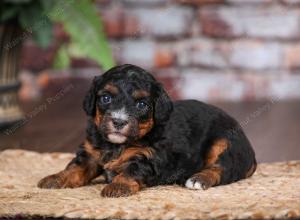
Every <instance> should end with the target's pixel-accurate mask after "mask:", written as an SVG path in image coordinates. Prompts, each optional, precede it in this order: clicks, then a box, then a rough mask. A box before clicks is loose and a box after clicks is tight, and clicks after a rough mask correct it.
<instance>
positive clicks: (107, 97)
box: [100, 94, 112, 104]
mask: <svg viewBox="0 0 300 220" xmlns="http://www.w3.org/2000/svg"><path fill="white" fill-rule="evenodd" d="M111 99H112V98H111V95H108V94H106V95H102V96H101V97H100V101H101V103H102V104H109V103H111Z"/></svg>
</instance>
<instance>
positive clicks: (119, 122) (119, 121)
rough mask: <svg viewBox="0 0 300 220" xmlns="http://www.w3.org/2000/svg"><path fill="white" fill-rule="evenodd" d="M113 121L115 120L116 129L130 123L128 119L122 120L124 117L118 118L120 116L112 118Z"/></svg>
mask: <svg viewBox="0 0 300 220" xmlns="http://www.w3.org/2000/svg"><path fill="white" fill-rule="evenodd" d="M112 122H113V124H114V127H115V128H116V129H121V128H123V127H124V126H125V125H127V124H128V121H126V120H122V119H118V118H113V119H112Z"/></svg>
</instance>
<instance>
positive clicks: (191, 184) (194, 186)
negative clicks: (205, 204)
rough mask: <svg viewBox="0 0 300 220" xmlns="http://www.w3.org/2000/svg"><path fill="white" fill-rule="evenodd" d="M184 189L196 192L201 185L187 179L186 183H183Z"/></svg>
mask: <svg viewBox="0 0 300 220" xmlns="http://www.w3.org/2000/svg"><path fill="white" fill-rule="evenodd" d="M185 187H186V188H189V189H195V190H198V189H201V188H202V187H201V183H200V182H197V181H196V182H194V181H192V180H191V179H188V180H187V181H186V182H185Z"/></svg>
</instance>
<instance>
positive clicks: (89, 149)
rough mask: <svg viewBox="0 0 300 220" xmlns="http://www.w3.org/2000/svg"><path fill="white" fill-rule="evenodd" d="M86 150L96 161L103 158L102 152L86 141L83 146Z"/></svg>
mask: <svg viewBox="0 0 300 220" xmlns="http://www.w3.org/2000/svg"><path fill="white" fill-rule="evenodd" d="M83 147H84V150H85V151H86V152H87V153H88V154H89V155H90V156H92V157H93V158H94V159H95V160H100V158H101V151H100V150H96V149H95V148H94V147H93V145H92V144H91V143H90V142H89V141H88V140H86V141H85V142H84V144H83Z"/></svg>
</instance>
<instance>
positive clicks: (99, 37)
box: [50, 0, 115, 70]
mask: <svg viewBox="0 0 300 220" xmlns="http://www.w3.org/2000/svg"><path fill="white" fill-rule="evenodd" d="M50 17H51V18H53V19H54V20H55V21H58V22H61V23H63V25H64V28H65V30H66V31H67V32H68V33H69V34H70V36H71V40H72V42H73V43H75V44H76V45H77V47H78V48H80V50H81V51H82V54H83V55H85V56H87V57H89V58H91V59H93V60H95V61H96V62H97V63H98V64H99V65H100V66H102V67H103V69H104V70H107V69H109V68H111V67H112V66H114V64H115V63H114V60H113V58H112V54H111V50H110V48H109V45H108V43H107V39H106V37H105V35H104V31H103V28H102V25H101V24H102V23H101V20H100V18H99V16H98V14H97V11H96V8H95V7H94V6H93V4H92V2H91V1H90V0H76V1H74V0H70V1H59V0H56V1H55V6H54V7H53V9H52V11H51V15H50Z"/></svg>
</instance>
